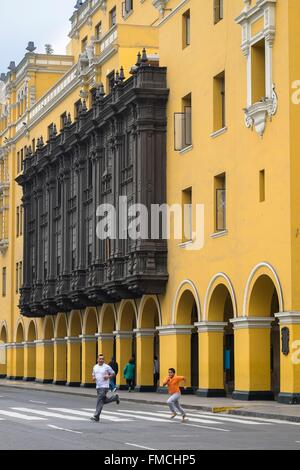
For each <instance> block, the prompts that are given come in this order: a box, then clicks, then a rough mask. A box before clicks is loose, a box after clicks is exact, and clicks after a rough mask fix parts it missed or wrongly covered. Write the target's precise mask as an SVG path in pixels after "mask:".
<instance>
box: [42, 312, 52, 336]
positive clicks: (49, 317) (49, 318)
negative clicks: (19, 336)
mask: <svg viewBox="0 0 300 470" xmlns="http://www.w3.org/2000/svg"><path fill="white" fill-rule="evenodd" d="M49 320H50V322H51V323H52V328H53V335H54V334H55V323H54V320H53V317H52V316H50V315H49V316H46V317H45V318H44V322H43V330H42V331H43V338H42V339H43V340H44V339H45V334H46V325H47V321H49Z"/></svg>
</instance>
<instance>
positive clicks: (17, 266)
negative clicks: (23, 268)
mask: <svg viewBox="0 0 300 470" xmlns="http://www.w3.org/2000/svg"><path fill="white" fill-rule="evenodd" d="M18 292H19V263H17V264H16V294H18Z"/></svg>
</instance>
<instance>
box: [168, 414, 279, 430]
mask: <svg viewBox="0 0 300 470" xmlns="http://www.w3.org/2000/svg"><path fill="white" fill-rule="evenodd" d="M164 413H166V414H167V413H168V412H167V411H164V412H162V414H164ZM187 417H188V418H189V420H190V421H194V420H195V419H198V417H199V418H201V419H202V418H205V419H206V418H213V419H215V420H217V421H215V422H220V421H221V422H222V421H226V422H230V423H237V424H250V425H254V426H255V425H258V426H260V425H265V426H272V423H261V422H256V421H249V420H247V419H241V418H235V417H233V418H231V417H227V416H219V415H218V416H212V415H206V414H201V413H197V414H190V413H187Z"/></svg>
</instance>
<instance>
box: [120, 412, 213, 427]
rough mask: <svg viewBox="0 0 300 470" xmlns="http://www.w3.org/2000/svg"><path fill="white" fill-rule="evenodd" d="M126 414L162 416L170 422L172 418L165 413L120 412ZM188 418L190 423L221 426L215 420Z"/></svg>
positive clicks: (178, 417)
mask: <svg viewBox="0 0 300 470" xmlns="http://www.w3.org/2000/svg"><path fill="white" fill-rule="evenodd" d="M123 411H124V412H125V413H134V414H145V415H150V416H160V417H163V418H164V417H166V418H168V419H169V420H170V421H172V420H171V418H169V416H168V415H165V414H164V413H157V412H149V411H130V410H120V413H122V412H123ZM187 416H188V418H189V421H194V422H195V423H203V424H219V423H218V421H213V420H210V419H197V418H192V417H191V418H190V415H187ZM175 419H176V420H177V419H181V417H180V416H177V417H176V418H175Z"/></svg>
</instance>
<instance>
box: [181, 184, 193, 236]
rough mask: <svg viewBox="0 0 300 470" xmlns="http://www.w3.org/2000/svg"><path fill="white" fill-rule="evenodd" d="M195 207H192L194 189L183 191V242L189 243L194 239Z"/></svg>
mask: <svg viewBox="0 0 300 470" xmlns="http://www.w3.org/2000/svg"><path fill="white" fill-rule="evenodd" d="M192 210H193V206H192V188H187V189H185V190H184V191H182V211H183V217H182V220H183V233H182V241H183V243H184V242H188V241H191V240H192V238H193V234H192V231H193V213H192Z"/></svg>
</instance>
